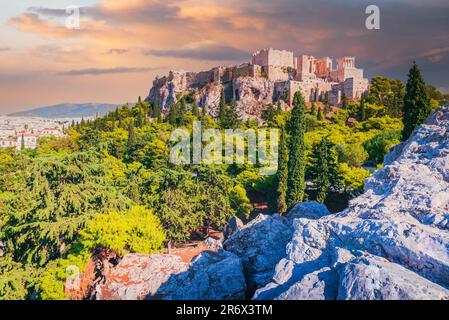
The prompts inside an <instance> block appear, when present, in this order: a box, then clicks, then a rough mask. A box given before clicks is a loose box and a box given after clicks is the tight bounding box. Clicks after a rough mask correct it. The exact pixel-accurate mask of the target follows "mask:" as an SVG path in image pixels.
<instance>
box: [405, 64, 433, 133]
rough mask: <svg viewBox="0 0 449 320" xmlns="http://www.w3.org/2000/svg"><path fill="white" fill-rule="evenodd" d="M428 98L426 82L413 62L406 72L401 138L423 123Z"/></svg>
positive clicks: (428, 102)
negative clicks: (407, 72)
mask: <svg viewBox="0 0 449 320" xmlns="http://www.w3.org/2000/svg"><path fill="white" fill-rule="evenodd" d="M431 111H432V109H431V106H430V98H429V95H428V92H427V89H426V83H425V82H424V79H423V78H422V76H421V72H420V70H419V68H418V66H417V65H416V63H415V62H413V66H412V68H411V69H410V71H409V74H408V81H407V86H406V94H405V97H404V107H403V112H404V118H403V121H404V130H403V132H402V140H403V141H405V140H407V139H408V138H409V137H410V135H411V134H412V132H413V130H414V129H415V128H416V127H417V126H419V125H421V124H423V123H424V122H425V121H426V120H427V117H428V116H429V114H430V112H431Z"/></svg>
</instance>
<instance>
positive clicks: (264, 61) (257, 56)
mask: <svg viewBox="0 0 449 320" xmlns="http://www.w3.org/2000/svg"><path fill="white" fill-rule="evenodd" d="M293 60H294V58H293V52H291V51H286V50H274V49H264V50H260V51H258V52H256V53H254V54H253V56H252V59H251V63H252V64H257V65H259V66H263V67H265V66H278V67H290V68H293V67H294V64H293V62H294V61H293Z"/></svg>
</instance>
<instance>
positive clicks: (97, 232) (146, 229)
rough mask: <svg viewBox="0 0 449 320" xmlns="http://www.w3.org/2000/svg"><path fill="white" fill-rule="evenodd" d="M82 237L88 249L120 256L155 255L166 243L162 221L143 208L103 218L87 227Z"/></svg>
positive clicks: (109, 214)
mask: <svg viewBox="0 0 449 320" xmlns="http://www.w3.org/2000/svg"><path fill="white" fill-rule="evenodd" d="M81 236H82V238H81V242H82V244H83V245H84V246H85V247H86V248H88V249H91V250H94V249H96V248H105V249H111V250H113V251H115V252H116V253H117V254H119V255H124V254H126V253H129V252H137V253H146V254H149V253H155V252H158V251H159V249H160V248H161V247H162V245H163V243H164V241H165V234H164V231H163V229H162V226H161V223H160V221H159V218H158V217H156V216H155V215H153V213H152V212H151V211H150V210H147V209H145V208H144V207H142V206H135V207H132V208H131V209H129V210H127V211H124V212H111V213H104V214H99V215H97V216H96V217H95V218H94V219H93V220H91V221H90V222H89V223H88V224H87V226H86V229H85V230H84V231H82V232H81Z"/></svg>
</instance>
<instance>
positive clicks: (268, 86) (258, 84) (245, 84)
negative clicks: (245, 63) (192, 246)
mask: <svg viewBox="0 0 449 320" xmlns="http://www.w3.org/2000/svg"><path fill="white" fill-rule="evenodd" d="M232 88H233V90H234V95H235V96H236V97H238V99H237V101H238V102H237V111H238V112H239V114H240V115H241V117H242V119H243V120H246V119H253V118H257V117H260V116H261V114H262V112H263V111H264V110H265V109H266V108H267V106H268V105H269V104H272V103H273V95H274V82H272V81H270V80H268V79H265V78H252V77H240V78H237V79H235V80H234V81H233V83H232Z"/></svg>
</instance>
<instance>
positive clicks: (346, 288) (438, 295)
mask: <svg viewBox="0 0 449 320" xmlns="http://www.w3.org/2000/svg"><path fill="white" fill-rule="evenodd" d="M340 278H341V279H340V287H339V289H338V299H344V300H442V299H444V300H448V299H449V290H447V289H445V288H443V287H441V286H439V285H438V284H435V283H433V282H430V281H429V280H427V279H425V278H422V277H420V276H418V275H417V274H416V273H414V272H412V271H410V270H408V269H406V268H404V267H402V266H400V265H398V264H395V263H390V262H389V261H388V260H384V259H380V258H377V257H362V258H358V259H356V260H354V261H353V262H351V263H349V264H347V265H346V266H345V267H344V268H343V270H342V271H341V275H340Z"/></svg>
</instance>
